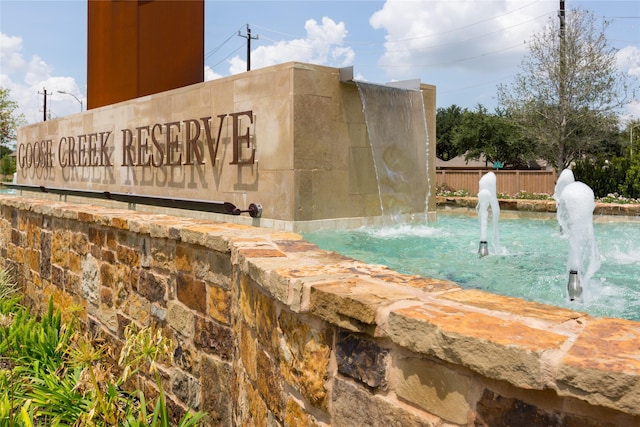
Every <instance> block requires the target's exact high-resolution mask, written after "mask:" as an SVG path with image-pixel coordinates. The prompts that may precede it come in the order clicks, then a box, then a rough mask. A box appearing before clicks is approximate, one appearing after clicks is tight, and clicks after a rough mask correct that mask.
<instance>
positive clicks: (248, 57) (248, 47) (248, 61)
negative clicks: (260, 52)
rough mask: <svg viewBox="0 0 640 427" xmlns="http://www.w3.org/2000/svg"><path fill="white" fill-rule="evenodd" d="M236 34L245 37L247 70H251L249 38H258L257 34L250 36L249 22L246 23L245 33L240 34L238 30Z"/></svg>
mask: <svg viewBox="0 0 640 427" xmlns="http://www.w3.org/2000/svg"><path fill="white" fill-rule="evenodd" d="M238 35H239V36H240V37H244V38H245V39H247V71H249V70H251V40H258V36H255V37H253V36H251V28H249V24H247V35H243V34H240V31H238Z"/></svg>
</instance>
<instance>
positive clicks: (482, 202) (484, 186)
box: [476, 172, 500, 258]
mask: <svg viewBox="0 0 640 427" xmlns="http://www.w3.org/2000/svg"><path fill="white" fill-rule="evenodd" d="M478 185H479V191H478V204H477V205H476V212H478V218H479V219H480V247H479V248H478V256H479V257H480V258H482V257H485V256H487V255H489V248H488V240H487V223H488V221H489V219H488V218H489V207H491V219H492V221H493V240H492V241H491V247H492V249H493V252H494V253H495V252H499V251H500V231H499V221H500V203H498V196H497V192H496V174H495V173H493V172H488V173H486V174H485V175H483V176H482V178H480V181H479V183H478Z"/></svg>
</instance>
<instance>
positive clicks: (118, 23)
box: [87, 0, 204, 108]
mask: <svg viewBox="0 0 640 427" xmlns="http://www.w3.org/2000/svg"><path fill="white" fill-rule="evenodd" d="M87 21H88V40H87V50H88V51H87V106H88V108H97V107H101V106H104V105H110V104H113V103H116V102H120V101H126V100H129V99H133V98H137V97H140V96H145V95H150V94H153V93H159V92H164V91H166V90H170V89H175V88H178V87H182V86H187V85H190V84H194V83H200V82H202V81H204V0H144V1H143V0H88V19H87Z"/></svg>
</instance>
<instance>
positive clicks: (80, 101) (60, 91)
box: [58, 90, 82, 113]
mask: <svg viewBox="0 0 640 427" xmlns="http://www.w3.org/2000/svg"><path fill="white" fill-rule="evenodd" d="M58 93H62V94H65V95H71V96H73V97H74V98H75V99H76V101H78V102H79V103H80V112H81V113H82V100H80V99H78V97H77V96H75V95H74V94H72V93H69V92H65V91H64V90H59V91H58Z"/></svg>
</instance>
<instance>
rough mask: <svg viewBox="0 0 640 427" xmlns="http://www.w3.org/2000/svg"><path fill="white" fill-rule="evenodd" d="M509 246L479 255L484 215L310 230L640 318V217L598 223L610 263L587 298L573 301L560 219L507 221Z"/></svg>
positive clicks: (385, 254) (471, 277) (438, 270)
mask: <svg viewBox="0 0 640 427" xmlns="http://www.w3.org/2000/svg"><path fill="white" fill-rule="evenodd" d="M499 229H500V243H501V245H502V249H503V252H502V254H500V255H495V254H492V255H489V256H487V257H484V258H478V243H479V221H478V219H477V218H474V217H467V216H458V215H439V216H438V221H437V222H435V223H429V224H417V225H396V226H389V227H379V228H374V227H365V228H360V229H357V230H331V231H330V230H324V231H318V232H311V233H304V234H303V236H304V238H305V239H306V240H308V241H310V242H313V243H315V244H317V245H318V246H319V247H320V248H322V249H325V250H332V251H336V252H339V253H341V254H343V255H347V256H350V257H352V258H356V259H359V260H361V261H364V262H367V263H370V264H383V265H386V266H388V267H390V268H392V269H394V270H396V271H399V272H402V273H407V274H418V275H421V276H424V277H433V278H439V279H447V280H452V281H454V282H456V283H458V284H459V285H460V286H461V287H463V288H467V289H482V290H486V291H488V292H492V293H495V294H501V295H508V296H515V297H521V298H524V299H527V300H530V301H537V302H541V303H546V304H551V305H556V306H561V307H567V308H571V309H574V310H576V311H582V312H586V313H589V314H591V315H594V316H606V317H618V318H624V319H630V320H640V223H620V222H618V223H608V224H595V225H594V230H595V239H596V243H597V245H598V249H599V251H600V254H601V257H602V265H601V267H600V269H599V270H598V272H597V273H596V274H595V275H594V276H593V278H592V279H591V280H590V281H589V283H588V284H587V286H588V288H589V292H588V294H586V295H585V300H584V301H583V302H570V301H568V299H567V292H566V288H567V280H568V274H567V270H566V265H567V256H568V243H567V241H566V240H565V239H564V238H563V237H562V236H561V234H560V230H559V227H558V223H557V222H556V221H555V220H526V219H517V220H506V219H505V220H501V221H500V227H499Z"/></svg>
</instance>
